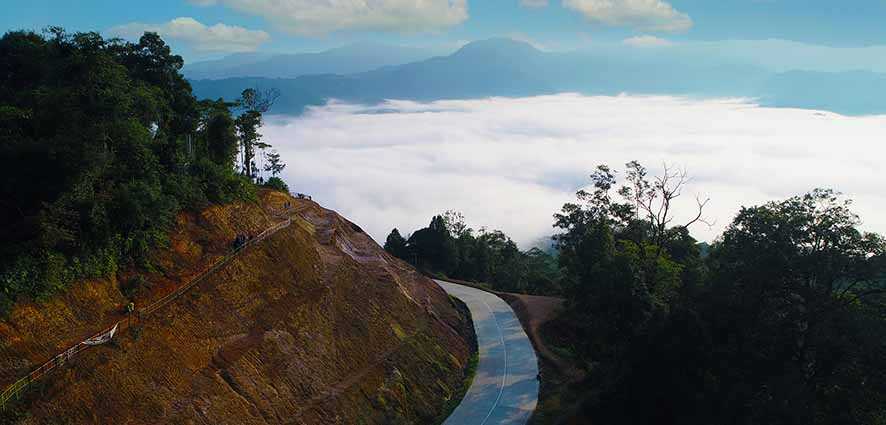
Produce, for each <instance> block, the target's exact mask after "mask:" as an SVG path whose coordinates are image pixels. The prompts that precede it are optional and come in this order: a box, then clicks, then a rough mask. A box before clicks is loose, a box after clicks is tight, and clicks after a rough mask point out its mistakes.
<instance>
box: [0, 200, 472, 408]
mask: <svg viewBox="0 0 886 425" xmlns="http://www.w3.org/2000/svg"><path fill="white" fill-rule="evenodd" d="M260 198H261V201H260V202H259V203H257V204H251V203H243V204H235V205H228V206H224V207H212V208H209V209H207V210H206V211H203V212H202V213H201V214H195V215H187V214H183V215H182V216H181V217H179V223H178V226H177V228H176V229H175V231H174V232H173V233H172V234H171V235H170V243H169V248H168V249H166V250H160V251H159V252H158V253H157V255H156V258H155V260H154V268H155V269H156V271H155V272H152V273H148V274H144V272H141V273H142V274H143V275H144V277H145V278H146V281H147V282H148V283H149V285H145V286H144V287H143V288H142V289H141V290H140V291H136V295H134V298H135V302H136V304H137V305H146V304H147V303H149V302H150V301H151V300H154V299H157V298H159V297H161V296H163V295H164V294H166V293H169V292H170V291H172V290H173V289H174V288H175V287H176V286H178V285H180V284H183V283H185V282H186V281H188V279H189V278H190V277H192V276H194V275H196V274H198V273H199V272H200V271H202V270H203V269H205V268H207V267H209V265H211V264H212V263H213V261H214V260H216V259H217V258H219V257H220V256H222V255H224V254H225V253H226V252H227V250H228V249H229V247H230V242H231V241H232V240H234V238H235V237H236V236H237V235H238V234H241V233H246V234H253V235H254V234H257V233H258V232H260V231H261V230H262V229H264V228H266V227H269V226H270V225H271V224H273V222H274V219H273V218H272V217H271V215H270V214H269V211H273V210H278V209H280V208H281V207H282V206H283V204H284V203H285V202H290V203H291V204H292V206H293V208H292V211H291V216H292V219H293V223H292V225H291V226H289V227H287V228H285V229H283V230H281V231H279V232H278V233H276V234H274V235H273V236H271V237H270V238H268V239H267V240H265V241H263V242H261V243H260V244H258V245H255V246H253V247H251V248H249V249H247V250H246V251H244V252H243V253H242V254H241V255H240V256H238V257H237V258H236V259H235V260H234V261H232V262H231V263H230V264H228V265H227V266H226V267H224V268H223V269H221V270H220V271H219V272H217V273H215V274H214V275H212V276H211V277H210V278H209V279H207V280H206V281H203V282H202V283H200V284H199V285H197V286H196V287H194V288H193V289H192V290H191V291H190V292H188V293H187V294H186V295H185V296H183V297H181V298H179V299H178V300H176V301H175V302H173V303H172V304H170V305H168V306H166V307H165V308H163V309H162V310H160V311H158V312H157V313H156V314H154V315H153V316H152V317H151V318H149V319H147V320H145V321H144V322H143V323H141V324H139V325H136V326H133V327H132V328H131V329H129V330H127V331H125V332H123V333H122V335H120V336H119V337H118V338H116V339H115V341H114V342H113V343H112V344H108V345H104V346H99V347H96V348H92V349H90V350H87V351H85V352H83V353H81V355H80V356H79V357H78V358H76V359H75V360H73V361H72V363H71V364H70V365H67V366H65V367H63V368H61V369H60V370H57V371H54V372H52V373H51V374H50V375H48V376H47V377H46V378H44V379H43V380H42V381H41V382H40V385H38V386H37V388H35V389H31V390H29V391H28V392H27V393H26V394H25V397H24V399H23V400H22V401H21V402H20V403H18V404H17V405H14V406H13V407H12V409H10V410H11V411H12V413H10V412H7V416H10V415H12V414H16V415H17V416H20V417H24V419H22V421H23V422H24V423H114V424H157V423H184V424H191V423H193V424H265V423H292V424H302V423H304V424H315V423H316V424H361V423H366V424H372V423H385V424H387V423H433V422H434V421H435V420H436V418H438V417H439V415H441V414H444V412H442V409H443V406H444V404H445V401H446V400H447V399H448V398H449V397H450V396H452V395H453V393H454V392H456V391H457V389H458V387H459V386H460V385H461V384H462V382H463V379H464V369H465V365H466V363H467V361H468V358H469V356H470V348H469V347H470V345H469V341H470V340H471V338H472V335H471V333H470V332H471V328H470V324H469V321H468V319H467V318H466V317H465V316H464V314H463V312H462V311H461V310H459V308H458V306H456V305H455V304H454V303H453V302H452V301H450V299H449V298H448V297H447V295H446V294H445V293H444V292H443V290H442V289H440V288H439V287H438V286H437V285H436V284H435V283H433V282H432V281H430V280H429V279H426V278H425V277H423V276H421V275H420V274H418V273H417V272H415V271H414V270H413V269H412V268H411V267H409V266H408V265H406V264H404V263H402V262H400V261H399V260H397V259H394V258H393V257H391V256H389V255H388V254H386V253H385V252H384V251H383V250H382V249H381V248H380V247H379V246H378V245H377V244H376V243H375V242H374V241H372V239H371V238H369V237H368V236H367V235H366V234H365V233H363V232H362V230H360V228H359V227H358V226H356V225H355V224H353V223H351V222H349V221H347V220H345V219H344V218H342V217H341V216H339V215H338V214H336V213H335V212H333V211H330V210H327V209H324V208H322V207H320V206H319V205H317V204H316V203H313V202H311V201H307V200H296V199H293V198H291V197H289V196H287V195H284V194H282V193H279V192H263V193H261V194H260ZM134 273H135V272H133V271H121V272H120V273H118V276H119V281H120V282H124V286H125V283H126V282H131V281H132V276H133V274H134ZM120 286H121V284H120V283H118V281H117V280H114V279H105V280H97V281H89V282H82V283H79V284H77V285H75V286H74V287H73V288H71V289H70V290H68V291H67V292H66V293H65V294H62V295H59V296H57V297H54V298H53V299H50V300H47V301H43V302H38V303H28V304H22V305H19V306H17V307H16V308H15V309H14V311H13V312H12V314H11V315H10V317H9V318H7V319H5V320H4V321H0V384H2V385H4V386H5V385H7V384H9V383H11V382H13V381H15V379H17V378H18V377H20V376H22V375H24V374H26V373H27V372H28V371H29V370H31V369H32V368H34V367H36V366H38V365H39V364H40V363H42V362H43V361H45V360H46V359H48V358H50V357H51V356H53V355H54V354H56V353H58V352H60V351H62V350H64V349H65V348H67V347H68V346H70V345H71V344H72V343H74V342H76V341H79V340H80V339H82V338H83V336H84V335H88V334H90V332H94V331H95V330H98V329H101V328H103V327H104V326H106V325H107V324H108V323H110V322H113V321H115V320H119V319H120V317H122V316H121V311H122V310H123V307H124V306H125V305H126V303H128V298H126V297H125V296H124V295H123V293H122V292H121V290H120V289H119V288H120ZM130 296H132V295H131V292H130ZM22 412H25V413H26V414H24V415H21V413H22Z"/></svg>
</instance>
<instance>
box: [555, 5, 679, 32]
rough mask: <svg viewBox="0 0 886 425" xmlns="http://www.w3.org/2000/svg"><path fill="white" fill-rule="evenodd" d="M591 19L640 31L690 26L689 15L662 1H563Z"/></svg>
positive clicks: (670, 30) (665, 30) (668, 29)
mask: <svg viewBox="0 0 886 425" xmlns="http://www.w3.org/2000/svg"><path fill="white" fill-rule="evenodd" d="M563 6H564V7H566V8H569V9H573V10H575V11H578V12H581V14H582V15H584V17H585V18H587V19H588V20H589V21H592V22H599V23H602V24H606V25H613V26H628V27H633V28H635V29H638V30H642V31H660V32H683V31H687V30H689V28H692V19H691V18H690V17H689V15H687V14H685V13H683V12H680V11H678V10H677V9H674V7H673V6H671V4H670V3H668V2H665V1H662V0H563Z"/></svg>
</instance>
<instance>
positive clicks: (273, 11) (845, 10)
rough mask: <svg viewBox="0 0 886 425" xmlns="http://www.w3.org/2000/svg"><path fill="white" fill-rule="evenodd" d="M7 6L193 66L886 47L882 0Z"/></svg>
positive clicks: (47, 0)
mask: <svg viewBox="0 0 886 425" xmlns="http://www.w3.org/2000/svg"><path fill="white" fill-rule="evenodd" d="M6 1H7V2H8V4H7V5H6V7H4V13H3V14H0V29H3V30H14V29H31V30H40V29H42V28H44V27H46V26H49V25H58V26H63V27H65V28H68V29H69V30H72V31H85V30H97V31H101V32H102V33H104V34H106V35H115V36H123V37H128V38H133V37H135V36H137V35H138V34H140V33H141V32H142V31H144V30H151V31H157V32H160V33H161V35H163V36H164V38H166V39H167V40H168V41H169V42H170V43H171V44H172V45H173V47H174V48H175V49H176V51H177V52H179V53H181V54H183V56H184V57H185V59H186V60H187V61H198V60H202V59H209V58H215V57H219V56H222V55H225V54H230V53H234V52H250V51H261V52H304V51H319V50H323V49H327V48H331V47H337V46H340V45H343V44H348V43H352V42H358V41H360V42H365V41H374V42H382V43H393V44H401V45H414V46H435V47H440V46H453V48H454V47H457V46H459V45H461V44H463V43H465V42H467V41H471V40H477V39H485V38H490V37H501V36H507V37H512V38H516V39H525V40H527V41H531V42H533V43H534V44H536V45H537V46H539V47H543V48H545V49H549V50H569V49H576V48H581V47H582V46H583V45H586V44H588V43H621V42H625V41H627V43H628V45H630V44H631V43H634V44H642V45H647V46H650V45H651V46H655V45H659V46H661V45H666V44H667V43H695V42H712V41H724V40H765V39H779V40H789V41H795V42H800V43H805V44H810V45H821V46H830V47H837V48H851V47H855V48H858V47H865V46H872V45H879V44H882V43H883V40H886V26H884V25H882V21H883V18H884V17H886V2H884V1H882V0H852V1H833V0H716V1H712V0H667V1H666V0H482V1H481V0H422V1H418V0H339V1H334V2H333V1H330V0H152V1H126V0H80V1H76V2H74V1H66V0H64V1H63V0H28V1H26V2H13V1H11V0H6ZM333 4H334V5H335V6H334V7H333V6H331V5H333ZM781 52H782V53H783V54H788V55H789V54H791V49H790V48H788V47H786V48H784V49H782V50H781Z"/></svg>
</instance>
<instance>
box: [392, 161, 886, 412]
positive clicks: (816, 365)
mask: <svg viewBox="0 0 886 425" xmlns="http://www.w3.org/2000/svg"><path fill="white" fill-rule="evenodd" d="M686 179H687V177H686V174H685V173H683V172H682V171H679V170H673V169H669V170H665V172H664V174H662V175H660V176H657V177H654V178H653V177H650V176H648V175H647V170H646V169H645V168H643V167H642V166H641V165H640V164H638V163H636V162H631V163H629V164H627V167H626V170H625V172H624V176H623V179H621V180H622V182H621V183H619V180H620V179H619V178H617V173H616V172H615V171H614V170H612V169H610V168H608V167H606V166H601V167H599V168H598V169H597V170H596V171H595V172H594V173H593V175H592V176H591V183H592V188H591V189H589V190H588V191H580V192H578V200H579V202H577V203H569V204H566V205H564V207H563V209H562V210H561V211H560V212H559V213H557V214H556V215H555V227H556V229H557V233H556V235H555V237H554V239H555V245H556V248H557V256H556V258H554V257H551V256H546V255H543V254H538V256H537V257H534V256H533V255H531V254H530V253H520V252H519V250H518V249H517V248H516V246H515V245H514V244H513V242H511V241H510V240H509V239H508V238H507V237H506V236H504V235H503V234H498V233H493V234H486V233H481V234H480V236H478V237H473V236H471V237H468V236H464V237H463V240H464V241H465V242H466V243H465V245H464V246H465V247H466V248H456V247H458V246H459V245H458V242H457V241H458V240H459V239H461V238H460V237H459V236H458V235H460V234H461V233H460V232H459V230H458V229H459V226H457V225H453V224H452V223H458V220H452V219H447V218H446V217H445V216H443V217H440V216H438V217H435V218H434V220H433V221H432V223H431V225H430V226H429V227H428V228H426V229H422V230H419V231H417V232H415V233H413V235H412V236H410V238H409V240H408V241H405V242H404V241H403V240H402V238H401V237H399V234H398V233H397V232H393V233H392V234H391V236H390V237H389V238H388V244H387V247H388V248H389V250H391V251H392V252H394V253H395V255H398V256H400V257H401V258H405V259H407V260H409V261H412V262H414V263H415V264H418V265H420V266H422V267H425V268H427V269H429V270H436V271H444V272H445V273H446V274H448V275H450V276H459V277H462V278H466V279H476V280H480V281H485V282H491V283H492V286H493V287H495V288H496V289H502V290H513V291H518V292H536V293H544V292H545V291H544V290H543V289H542V288H550V291H551V292H549V293H551V294H563V295H564V296H565V297H566V300H567V309H566V311H565V313H564V314H562V315H561V316H560V318H559V319H558V320H557V321H555V322H553V323H551V324H549V325H548V326H547V327H546V328H545V329H544V330H543V334H544V336H545V338H546V340H548V342H549V343H550V344H551V345H553V346H555V347H557V348H558V350H559V352H561V353H568V356H571V357H572V358H574V359H575V361H576V362H577V363H578V364H579V365H580V367H583V368H584V369H585V371H586V372H587V379H586V380H585V381H583V382H580V383H578V384H574V385H571V386H569V387H568V388H567V389H565V390H562V392H561V394H560V395H559V396H557V397H559V398H558V399H557V405H558V406H562V407H563V411H562V412H553V413H554V414H553V415H552V412H551V411H550V410H548V411H545V412H542V413H539V415H540V416H539V421H540V423H548V422H545V421H546V420H547V421H549V422H550V423H558V422H556V420H558V418H556V416H557V413H559V414H565V415H566V416H569V417H571V419H572V420H573V422H568V423H606V424H699V425H702V424H704V425H708V424H784V425H788V424H796V425H799V424H858V425H861V424H883V423H886V242H884V239H883V237H882V236H880V235H877V234H873V233H864V232H862V231H860V230H859V229H858V225H859V223H860V219H859V217H858V216H856V215H855V214H854V213H853V212H852V211H851V209H850V203H849V201H847V200H844V199H843V198H842V197H841V196H840V195H839V194H838V193H836V192H834V191H831V190H824V189H819V190H815V191H813V192H810V193H808V194H806V195H801V196H796V197H793V198H790V199H787V200H784V201H777V202H770V203H767V204H765V205H761V206H754V207H745V208H742V209H741V210H740V211H739V213H738V214H737V215H736V217H735V219H734V220H733V222H732V223H731V224H730V225H729V226H728V227H727V228H726V230H725V232H724V233H723V234H722V235H721V236H720V237H719V238H718V240H717V241H716V242H715V243H713V244H712V245H710V246H708V245H706V244H704V245H702V244H698V243H697V242H696V241H695V240H694V239H693V238H692V237H691V236H690V235H689V228H690V227H691V226H692V225H696V224H699V223H702V222H704V206H705V205H706V204H707V201H706V200H704V199H699V200H698V201H699V202H698V210H697V211H693V212H692V214H690V215H692V216H693V219H692V220H690V221H688V222H685V223H679V224H678V223H676V221H675V219H674V211H673V210H672V209H673V205H674V203H673V202H672V201H673V200H674V199H676V198H677V197H678V196H679V195H680V193H681V191H682V190H683V189H684V187H683V186H684V183H685V182H686ZM682 215H685V214H681V216H682ZM468 233H470V232H468ZM467 242H470V243H467ZM478 247H479V249H478ZM701 250H705V251H707V252H706V253H705V255H704V256H703V255H702V252H701ZM486 252H493V253H495V254H494V257H495V258H497V259H496V260H493V261H490V262H487V261H486V260H485V258H487V257H486V255H487V254H485V253H486ZM456 253H457V254H456ZM533 258H535V259H538V260H539V261H538V262H533V260H530V259H533ZM476 264H495V265H496V267H492V268H488V269H485V270H486V271H484V272H480V273H478V272H477V271H475V270H476V269H474V268H471V267H476ZM459 265H462V267H466V269H465V270H458V267H459ZM527 267H537V268H536V269H535V270H527V269H526V268H527ZM524 276H544V277H545V278H544V279H541V280H539V281H540V282H544V283H542V284H540V285H533V284H527V283H524V282H533V281H534V280H532V279H528V280H527V279H525V278H524ZM508 279H513V280H512V282H511V283H508V282H507V280H508ZM517 282H520V283H517ZM527 285H528V286H527ZM548 409H550V407H548ZM560 419H562V418H560Z"/></svg>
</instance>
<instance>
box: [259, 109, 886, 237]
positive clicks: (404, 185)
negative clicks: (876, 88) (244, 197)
mask: <svg viewBox="0 0 886 425" xmlns="http://www.w3.org/2000/svg"><path fill="white" fill-rule="evenodd" d="M263 134H264V136H265V139H266V140H267V141H268V142H270V143H271V144H273V145H274V147H275V148H276V149H277V150H278V151H279V152H280V153H281V154H282V156H283V158H284V160H285V161H286V163H287V164H288V165H287V167H286V169H285V171H284V172H283V178H284V179H285V180H286V181H287V182H288V183H289V185H290V188H291V189H292V191H293V192H303V193H307V194H309V195H312V196H313V198H314V200H316V201H319V202H320V203H321V204H322V205H324V206H325V207H327V208H332V209H335V210H337V211H338V212H340V213H341V214H343V215H344V216H346V217H348V218H349V219H351V220H353V221H355V222H356V223H358V224H360V226H362V227H363V228H364V229H365V230H366V231H367V232H368V233H369V234H370V235H372V236H373V237H374V238H375V239H376V240H377V241H379V242H380V243H383V242H384V239H385V237H386V235H387V234H388V232H390V230H391V229H392V228H393V227H397V228H399V229H400V231H401V233H403V234H404V235H406V234H408V233H410V232H412V231H414V230H416V229H418V228H421V227H424V226H426V225H427V224H428V222H429V221H430V218H431V216H432V215H434V214H437V213H441V212H443V211H445V210H448V209H455V210H458V211H461V212H462V213H464V215H465V216H466V217H467V222H468V224H470V225H471V226H473V227H474V228H480V227H482V226H486V227H488V228H490V229H492V228H496V229H501V230H503V231H505V232H506V233H507V234H509V235H511V236H512V237H513V238H514V239H515V240H516V241H517V242H518V243H520V244H521V245H522V246H523V247H524V248H526V247H528V246H529V245H530V244H532V243H533V242H534V241H536V240H537V239H539V238H540V237H543V236H547V235H550V234H551V233H552V232H553V229H552V227H551V225H552V223H553V219H552V215H553V214H554V213H555V212H556V211H558V210H559V208H560V207H561V206H562V205H563V203H564V202H568V201H571V200H573V199H574V193H575V191H576V190H578V189H580V188H582V187H584V186H586V185H587V184H588V178H587V176H588V174H589V173H590V172H591V171H592V170H593V169H594V167H595V166H596V165H598V164H601V163H605V164H609V165H611V166H613V167H615V168H617V169H619V170H621V169H623V164H624V163H626V162H628V161H631V160H634V159H636V160H639V161H640V162H641V163H643V164H644V165H646V166H647V167H648V168H649V169H650V173H656V172H659V171H660V170H661V167H662V165H663V164H668V165H670V166H678V167H683V168H685V169H686V170H687V172H688V173H689V175H690V176H691V177H692V180H691V182H690V183H689V185H688V186H687V187H686V190H685V191H684V194H683V197H682V198H681V199H682V202H680V203H678V205H677V210H678V214H677V216H678V217H680V218H683V219H685V218H686V217H689V216H690V215H693V214H694V213H695V210H694V208H695V196H696V195H698V196H701V197H702V198H708V197H709V198H710V199H711V201H710V203H709V204H708V208H707V209H706V214H705V215H706V216H707V217H708V218H710V219H713V220H715V221H716V223H715V224H714V225H713V226H711V227H708V226H705V225H697V226H695V227H693V228H692V233H693V234H694V235H695V237H696V238H698V239H700V240H708V241H711V240H713V239H714V238H716V236H717V235H719V234H720V233H721V232H722V230H723V228H724V227H725V226H726V225H727V224H728V223H729V222H730V221H731V220H732V218H733V217H734V215H735V213H736V212H737V211H738V210H739V208H740V207H741V206H742V205H745V206H750V205H756V204H760V203H764V202H766V201H770V200H778V199H783V198H786V197H789V196H791V195H794V194H801V193H805V192H807V191H809V190H811V189H813V188H816V187H830V188H834V189H837V190H840V191H841V192H843V193H845V194H846V195H847V196H848V197H850V198H852V199H854V200H855V204H854V205H855V210H856V212H858V213H859V214H860V215H861V217H862V219H863V220H864V226H863V227H864V228H865V229H867V230H871V231H877V232H880V233H886V214H883V212H884V211H886V190H884V186H886V177H884V176H883V174H881V170H880V168H881V167H880V166H881V165H882V164H883V163H884V158H886V156H884V154H886V144H884V139H886V116H872V117H845V116H841V115H837V114H833V113H829V112H821V111H811V110H800V109H774V108H763V107H759V106H757V105H755V104H754V103H753V102H751V101H748V100H742V99H717V100H694V99H688V98H679V97H667V96H627V95H624V96H614V97H613V96H594V97H589V96H582V95H578V94H560V95H553V96H539V97H529V98H516V99H513V98H490V99H482V100H447V101H437V102H430V103H418V102H411V101H397V100H392V101H387V102H384V103H382V104H379V105H369V106H367V105H354V104H346V103H339V102H330V103H329V104H327V105H325V106H322V107H317V108H312V109H310V110H308V111H307V112H306V113H305V114H303V115H301V116H299V117H283V116H274V117H270V118H269V119H268V122H267V123H266V126H265V128H264V129H263Z"/></svg>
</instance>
